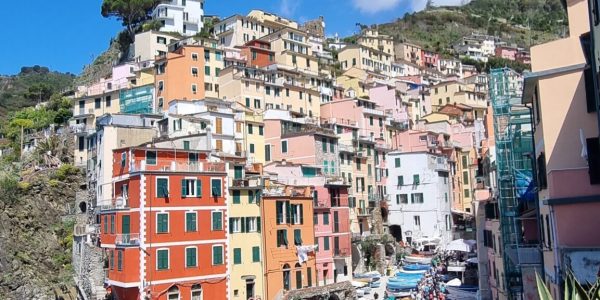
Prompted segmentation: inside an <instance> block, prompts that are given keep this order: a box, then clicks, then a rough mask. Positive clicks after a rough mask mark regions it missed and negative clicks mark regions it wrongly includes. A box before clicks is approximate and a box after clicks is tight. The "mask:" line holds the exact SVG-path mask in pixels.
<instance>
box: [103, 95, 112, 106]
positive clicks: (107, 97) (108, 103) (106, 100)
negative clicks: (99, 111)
mask: <svg viewBox="0 0 600 300" xmlns="http://www.w3.org/2000/svg"><path fill="white" fill-rule="evenodd" d="M104 101H105V102H106V107H110V105H111V97H110V96H106V98H105V99H104Z"/></svg>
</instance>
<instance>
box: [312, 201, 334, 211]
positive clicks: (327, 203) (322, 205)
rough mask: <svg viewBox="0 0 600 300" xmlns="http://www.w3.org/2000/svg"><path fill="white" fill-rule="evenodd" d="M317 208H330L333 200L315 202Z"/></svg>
mask: <svg viewBox="0 0 600 300" xmlns="http://www.w3.org/2000/svg"><path fill="white" fill-rule="evenodd" d="M314 206H315V209H328V208H331V202H330V201H327V200H322V201H317V202H314Z"/></svg>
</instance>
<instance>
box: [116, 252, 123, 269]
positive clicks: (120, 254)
mask: <svg viewBox="0 0 600 300" xmlns="http://www.w3.org/2000/svg"><path fill="white" fill-rule="evenodd" d="M117 270H118V271H123V251H122V250H119V251H117Z"/></svg>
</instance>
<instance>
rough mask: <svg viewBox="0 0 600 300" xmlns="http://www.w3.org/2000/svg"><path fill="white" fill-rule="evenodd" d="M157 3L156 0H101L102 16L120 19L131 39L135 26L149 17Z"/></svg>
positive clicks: (133, 35)
mask: <svg viewBox="0 0 600 300" xmlns="http://www.w3.org/2000/svg"><path fill="white" fill-rule="evenodd" d="M157 3H158V1H157V0H103V2H102V16H103V17H105V18H109V17H115V18H117V19H119V20H121V22H122V23H123V26H125V27H126V28H127V33H128V34H129V37H130V38H131V39H132V40H133V39H134V37H135V30H136V28H137V26H138V25H140V24H141V23H143V22H144V21H146V20H147V19H148V18H149V16H150V13H151V12H152V9H154V7H155V6H156V4H157Z"/></svg>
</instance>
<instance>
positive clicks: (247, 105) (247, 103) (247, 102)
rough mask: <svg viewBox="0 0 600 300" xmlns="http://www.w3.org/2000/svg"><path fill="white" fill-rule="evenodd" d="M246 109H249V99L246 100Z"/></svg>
mask: <svg viewBox="0 0 600 300" xmlns="http://www.w3.org/2000/svg"><path fill="white" fill-rule="evenodd" d="M246 107H250V98H246Z"/></svg>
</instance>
